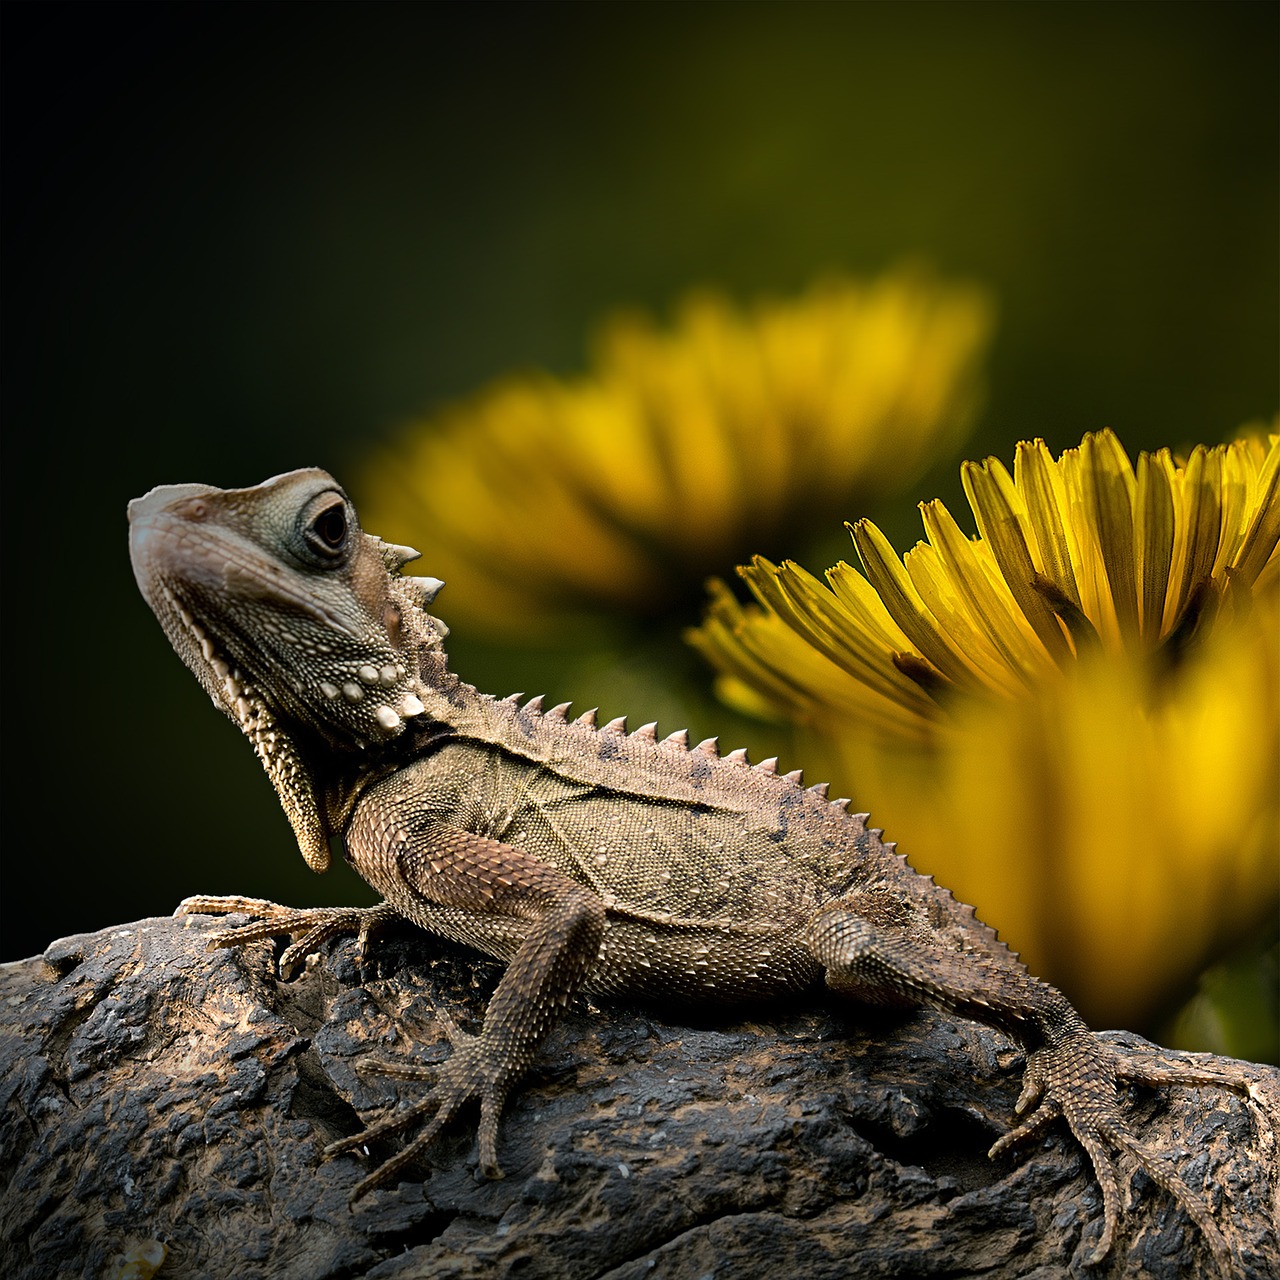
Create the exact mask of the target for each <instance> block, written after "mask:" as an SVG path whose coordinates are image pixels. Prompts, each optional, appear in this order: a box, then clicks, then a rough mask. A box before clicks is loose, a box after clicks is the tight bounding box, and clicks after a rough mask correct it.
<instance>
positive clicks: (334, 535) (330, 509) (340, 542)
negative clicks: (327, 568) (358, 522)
mask: <svg viewBox="0 0 1280 1280" xmlns="http://www.w3.org/2000/svg"><path fill="white" fill-rule="evenodd" d="M330 497H331V501H330V502H329V504H328V505H327V506H324V507H321V508H320V510H319V511H317V512H316V513H315V514H314V515H313V516H312V517H311V519H310V520H309V521H308V523H307V525H306V527H305V528H304V530H303V536H304V537H305V538H306V540H307V543H308V545H309V546H310V547H311V549H312V550H313V551H317V552H319V554H320V555H321V556H322V557H323V558H324V559H326V560H332V559H334V558H335V557H336V556H339V555H341V553H342V552H343V551H344V550H345V549H346V545H347V533H348V529H349V525H348V522H347V507H346V503H344V502H343V501H342V499H341V498H339V497H338V496H337V495H336V494H332V495H330Z"/></svg>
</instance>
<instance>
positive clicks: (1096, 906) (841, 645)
mask: <svg viewBox="0 0 1280 1280" xmlns="http://www.w3.org/2000/svg"><path fill="white" fill-rule="evenodd" d="M963 479H964V485H965V490H966V493H967V495H968V497H969V501H970V505H971V506H972V508H973V511H974V514H975V516H976V518H977V523H978V529H979V534H980V536H979V537H977V538H976V539H975V538H969V537H967V536H966V535H965V534H964V533H962V532H961V530H960V529H959V527H958V526H957V524H956V522H955V521H954V520H953V519H952V517H951V515H950V513H949V512H948V511H947V510H946V508H945V507H944V506H943V505H942V504H941V503H938V502H932V503H925V504H923V505H922V508H921V509H922V512H923V516H924V524H925V529H926V532H927V536H928V541H927V542H924V543H920V544H918V545H917V546H916V547H915V548H914V549H913V550H911V551H909V552H908V553H907V554H906V555H905V556H904V557H902V558H901V559H899V557H898V556H897V554H896V553H895V552H894V551H893V548H892V547H891V546H890V545H889V543H888V541H887V540H886V539H885V537H884V536H883V534H881V533H880V531H879V530H878V529H876V528H875V526H874V525H871V524H869V523H866V522H861V523H859V524H857V525H855V526H853V528H852V533H853V537H854V542H855V544H856V546H857V549H858V552H859V554H860V556H861V558H862V561H863V564H864V566H865V569H866V573H867V577H865V578H864V577H862V576H861V575H860V574H858V573H857V572H856V571H855V570H853V569H852V568H850V567H849V566H848V565H845V564H840V565H836V566H835V567H834V568H832V569H830V570H829V571H828V572H827V575H826V578H827V583H826V585H824V584H823V583H822V582H820V581H819V580H817V579H815V578H813V577H811V576H810V575H808V574H806V573H805V572H804V570H802V569H800V568H799V567H798V566H797V565H794V564H791V563H783V564H781V565H776V566H775V565H773V564H771V563H769V562H768V561H766V560H763V559H757V560H755V561H754V562H753V563H752V564H751V565H750V566H748V567H746V568H744V569H742V570H740V572H741V573H742V574H743V576H744V578H745V579H746V581H747V583H748V585H749V586H750V587H751V590H752V591H753V593H754V594H755V596H756V598H757V600H758V601H759V605H758V606H751V607H744V606H742V605H740V604H739V603H738V602H737V601H736V600H734V598H733V597H732V595H731V594H730V593H729V592H728V591H727V590H726V589H725V588H724V587H723V586H718V587H717V588H716V589H715V591H714V593H713V598H712V602H711V606H710V609H709V611H708V615H707V618H706V620H705V622H704V624H703V626H702V627H701V628H700V629H699V631H698V632H696V633H694V635H693V637H692V638H693V641H694V643H695V644H696V645H697V646H698V647H699V648H700V649H701V650H702V651H703V652H704V653H705V654H706V655H707V656H708V657H710V659H711V660H712V661H713V663H715V664H716V666H717V667H718V668H719V669H720V671H721V673H722V675H721V678H720V688H721V691H722V693H723V694H724V696H726V697H727V698H728V699H729V700H730V701H732V702H735V703H737V704H738V705H739V706H742V707H745V708H747V709H751V710H755V711H757V712H760V711H772V712H775V713H777V712H781V713H782V714H783V715H785V716H787V717H789V718H791V719H793V720H795V721H796V722H798V723H800V724H802V725H804V726H806V727H807V729H808V731H809V733H810V742H809V744H808V748H807V749H808V750H810V752H811V753H816V754H817V755H818V756H819V757H820V758H821V759H822V760H823V762H824V763H826V764H827V765H828V767H831V768H832V769H834V771H835V772H836V774H837V776H845V777H848V778H849V779H851V782H850V787H851V788H852V789H853V792H854V794H855V795H856V796H857V797H858V804H859V806H860V807H864V808H870V809H871V810H872V813H873V815H874V816H875V818H876V821H877V824H880V825H884V826H885V827H886V828H887V829H888V831H889V834H890V835H891V836H893V837H894V838H896V839H898V840H899V842H900V843H901V845H902V847H903V850H904V851H905V852H906V853H908V855H909V856H910V857H911V859H912V862H913V863H914V864H915V865H916V866H917V867H919V868H920V869H921V870H926V871H928V872H930V873H933V874H935V875H937V876H938V878H939V879H941V880H943V881H944V882H945V883H946V884H947V885H948V886H949V887H951V888H953V889H954V890H956V891H957V892H958V893H959V894H960V895H961V896H963V897H965V898H967V899H968V900H970V901H972V902H974V903H975V905H977V906H978V908H979V911H980V912H981V913H982V914H983V915H984V917H985V918H987V919H988V920H989V921H990V922H991V923H993V924H995V925H997V927H999V928H1000V929H1001V932H1002V933H1003V934H1004V936H1005V937H1006V939H1007V940H1008V941H1009V942H1010V943H1011V945H1013V946H1015V947H1016V948H1018V949H1019V950H1021V951H1022V952H1023V954H1024V956H1025V958H1026V959H1027V960H1028V962H1029V963H1030V965H1031V967H1032V968H1033V969H1035V970H1036V971H1037V972H1041V973H1043V974H1044V975H1045V976H1047V977H1049V978H1050V979H1051V980H1054V981H1057V982H1059V983H1060V984H1061V985H1063V986H1064V987H1065V988H1066V989H1067V990H1068V991H1069V993H1070V994H1071V995H1072V996H1073V997H1074V998H1075V999H1076V1000H1077V1001H1078V1002H1079V1003H1080V1005H1081V1006H1082V1008H1083V1009H1084V1010H1085V1011H1086V1013H1088V1014H1089V1015H1090V1016H1092V1017H1093V1018H1094V1019H1095V1020H1096V1021H1100V1022H1103V1023H1107V1024H1112V1023H1120V1024H1129V1025H1132V1024H1133V1023H1135V1022H1140V1021H1141V1020H1142V1018H1144V1017H1150V1016H1151V1015H1152V1014H1153V1013H1154V1011H1156V1010H1158V1009H1159V1008H1160V1007H1161V1006H1162V1005H1163V1004H1164V1003H1165V1002H1167V1001H1168V1000H1169V999H1171V998H1172V997H1173V996H1174V995H1175V994H1176V992H1177V990H1178V988H1179V986H1180V985H1181V984H1183V983H1185V982H1186V981H1187V979H1188V978H1189V977H1190V976H1192V975H1194V973H1196V972H1198V971H1199V970H1200V969H1201V968H1203V967H1204V966H1205V965H1206V964H1207V963H1208V962H1209V961H1210V960H1211V959H1212V958H1213V957H1214V956H1215V955H1216V954H1218V953H1220V952H1221V951H1222V950H1223V948H1224V947H1225V946H1227V945H1228V944H1229V943H1231V942H1232V941H1234V940H1237V939H1238V937H1239V934H1240V932H1241V931H1242V930H1243V929H1246V928H1248V927H1250V926H1251V925H1253V924H1256V923H1258V922H1260V921H1261V920H1263V919H1265V918H1267V915H1268V913H1271V914H1272V915H1273V914H1274V911H1275V905H1276V899H1277V894H1278V893H1280V865H1278V862H1277V839H1278V832H1280V813H1278V812H1277V793H1276V786H1275V779H1276V776H1277V769H1278V768H1280V759H1278V753H1280V748H1278V746H1277V739H1278V737H1280V710H1278V708H1280V694H1278V692H1277V689H1278V686H1280V672H1278V670H1277V668H1278V666H1280V661H1278V658H1280V654H1278V648H1280V646H1278V645H1277V639H1276V638H1277V631H1278V629H1280V609H1278V607H1277V600H1278V597H1280V558H1278V557H1277V553H1276V543H1277V538H1278V537H1280V437H1275V436H1273V437H1272V439H1271V442H1270V444H1269V445H1267V446H1264V445H1263V444H1262V443H1261V441H1260V440H1259V439H1246V440H1240V441H1237V442H1236V443H1234V444H1231V445H1225V446H1217V447H1214V448H1205V447H1197V448H1196V449H1194V450H1193V451H1192V452H1191V454H1190V456H1189V458H1188V459H1187V460H1186V461H1185V463H1184V464H1181V465H1179V464H1178V463H1176V462H1175V461H1174V459H1173V458H1172V457H1171V456H1170V454H1169V453H1168V451H1161V452H1159V453H1156V454H1151V455H1148V454H1143V455H1142V456H1140V457H1139V459H1138V464H1137V467H1136V468H1135V467H1134V466H1133V465H1132V464H1131V463H1130V461H1129V459H1128V457H1127V456H1126V454H1125V453H1124V450H1123V449H1122V448H1121V446H1120V444H1119V442H1118V441H1117V440H1116V438H1115V437H1114V436H1113V435H1112V434H1111V433H1109V432H1104V433H1102V434H1100V435H1096V436H1088V437H1086V438H1085V440H1084V441H1083V443H1082V444H1081V446H1080V448H1078V449H1073V450H1068V451H1067V452H1066V453H1064V454H1063V455H1062V457H1061V458H1060V459H1058V460H1056V461H1055V460H1054V458H1053V457H1052V456H1051V455H1050V453H1049V451H1048V450H1047V449H1046V448H1045V446H1044V445H1043V443H1041V442H1038V441H1037V442H1035V443H1032V444H1022V445H1020V446H1019V447H1018V450H1017V455H1016V461H1015V466H1014V473H1013V475H1012V476H1010V475H1009V473H1008V472H1007V471H1006V470H1005V468H1004V467H1003V466H1002V465H1001V464H1000V463H999V462H998V461H996V460H995V459H988V460H987V462H986V463H985V464H983V465H981V466H978V465H975V464H972V463H966V464H965V465H964V467H963Z"/></svg>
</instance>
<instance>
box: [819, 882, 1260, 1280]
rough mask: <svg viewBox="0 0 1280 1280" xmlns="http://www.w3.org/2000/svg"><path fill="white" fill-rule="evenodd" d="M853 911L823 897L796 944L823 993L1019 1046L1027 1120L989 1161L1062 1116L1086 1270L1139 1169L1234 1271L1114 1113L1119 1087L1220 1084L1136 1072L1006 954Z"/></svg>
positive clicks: (1221, 1243)
mask: <svg viewBox="0 0 1280 1280" xmlns="http://www.w3.org/2000/svg"><path fill="white" fill-rule="evenodd" d="M857 907H858V904H857V903H856V902H855V901H851V900H846V901H839V902H833V903H830V904H828V905H827V906H826V907H824V908H823V909H822V910H820V911H819V912H817V913H816V914H815V915H814V917H813V919H812V920H811V921H810V924H809V927H808V930H807V933H806V942H807V944H808V946H809V949H810V950H811V952H812V953H813V955H814V958H815V959H816V960H817V961H818V962H819V963H820V964H821V965H822V966H823V967H824V968H825V969H826V971H827V984H828V986H830V987H831V988H832V989H833V990H836V991H839V992H842V993H847V994H850V995H853V996H856V997H859V998H863V999H865V998H867V996H868V994H870V995H871V996H872V997H873V998H876V999H878V1000H879V1001H881V1002H884V1001H885V1000H893V1001H901V1000H908V1001H911V1002H913V1003H917V1004H928V1005H932V1006H933V1007H935V1008H938V1009H942V1010H945V1011H946V1012H949V1013H953V1014H957V1015H959V1016H961V1017H964V1018H969V1019H972V1020H973V1021H975V1022H982V1023H985V1024H987V1025H988V1026H993V1027H996V1028H997V1029H999V1030H1001V1031H1003V1032H1005V1033H1006V1034H1008V1035H1010V1036H1012V1037H1014V1038H1015V1039H1017V1040H1019V1041H1020V1042H1021V1043H1022V1044H1023V1045H1024V1046H1025V1048H1026V1050H1027V1065H1026V1073H1025V1076H1024V1083H1023V1089H1022V1095H1021V1097H1020V1098H1019V1099H1018V1104H1017V1108H1016V1110H1017V1113H1018V1114H1019V1115H1022V1114H1023V1113H1025V1112H1027V1111H1030V1114H1029V1115H1027V1116H1026V1118H1025V1119H1024V1120H1023V1121H1022V1123H1021V1124H1019V1125H1018V1126H1017V1127H1016V1128H1015V1129H1013V1130H1012V1131H1011V1132H1010V1133H1008V1134H1006V1135H1005V1136H1004V1137H1003V1138H1001V1139H1000V1140H999V1141H997V1142H996V1143H995V1145H994V1146H993V1147H992V1148H991V1155H992V1156H996V1155H999V1154H1000V1153H1001V1152H1003V1151H1006V1150H1008V1149H1009V1148H1010V1147H1011V1146H1013V1145H1014V1144H1015V1143H1017V1142H1020V1141H1022V1140H1023V1139H1024V1138H1027V1137H1030V1136H1031V1135H1033V1134H1035V1133H1038V1132H1039V1131H1040V1130H1042V1129H1043V1128H1045V1127H1046V1126H1047V1125H1048V1124H1050V1123H1051V1122H1053V1121H1054V1120H1056V1119H1058V1118H1059V1117H1061V1118H1062V1119H1063V1120H1065V1121H1066V1123H1067V1125H1068V1127H1069V1128H1070V1130H1071V1132H1072V1134H1073V1135H1074V1136H1075V1138H1076V1140H1077V1141H1078V1142H1079V1143H1080V1145H1081V1146H1082V1147H1083V1148H1084V1150H1085V1152H1086V1154H1087V1155H1088V1157H1089V1161H1090V1164H1091V1165H1092V1167H1093V1171H1094V1174H1095V1176H1096V1178H1097V1180H1098V1185H1099V1187H1100V1188H1101V1191H1102V1207H1103V1222H1102V1233H1101V1238H1100V1239H1099V1241H1098V1244H1097V1246H1096V1248H1095V1249H1094V1251H1093V1255H1092V1258H1091V1263H1095V1264H1096V1263H1098V1262H1100V1261H1102V1260H1103V1259H1104V1258H1105V1257H1106V1256H1107V1254H1108V1253H1109V1252H1110V1251H1111V1248H1112V1246H1113V1244H1114V1241H1115V1237H1116V1232H1117V1227H1118V1224H1119V1219H1120V1208H1121V1199H1122V1195H1121V1193H1122V1190H1123V1184H1122V1181H1121V1176H1120V1171H1119V1167H1118V1164H1124V1165H1126V1166H1127V1165H1129V1164H1137V1165H1138V1166H1139V1167H1141V1168H1142V1169H1143V1170H1144V1172H1146V1174H1147V1175H1148V1176H1149V1177H1150V1178H1151V1179H1152V1181H1153V1182H1155V1183H1156V1185H1157V1186H1159V1187H1160V1188H1161V1189H1162V1190H1163V1191H1165V1192H1166V1194H1168V1195H1169V1196H1170V1197H1171V1198H1172V1199H1173V1200H1174V1201H1175V1203H1176V1204H1177V1205H1178V1206H1179V1207H1180V1208H1181V1209H1182V1210H1183V1211H1184V1212H1186V1214H1187V1215H1188V1217H1190V1218H1191V1220H1192V1221H1193V1222H1194V1223H1195V1225H1196V1226H1197V1227H1198V1228H1199V1230H1200V1232H1201V1234H1202V1236H1203V1237H1204V1240H1205V1243H1206V1244H1207V1246H1208V1248H1209V1250H1210V1252H1211V1253H1212V1255H1213V1257H1214V1260H1215V1262H1216V1264H1217V1266H1218V1268H1219V1270H1220V1271H1221V1272H1222V1274H1223V1275H1230V1274H1232V1267H1231V1253H1230V1250H1229V1248H1228V1246H1227V1243H1226V1240H1225V1239H1224V1238H1223V1235H1222V1233H1221V1231H1220V1230H1219V1228H1218V1226H1217V1224H1216V1223H1215V1222H1214V1221H1213V1218H1212V1215H1211V1213H1210V1211H1209V1209H1208V1207H1207V1206H1206V1204H1205V1202H1204V1201H1203V1200H1202V1199H1201V1198H1200V1197H1199V1196H1198V1195H1197V1194H1196V1193H1195V1192H1194V1191H1192V1189H1191V1188H1190V1187H1189V1186H1188V1185H1187V1184H1186V1182H1184V1181H1183V1178H1182V1176H1181V1174H1180V1173H1179V1172H1178V1171H1177V1169H1176V1168H1175V1167H1174V1165H1173V1163H1172V1162H1171V1161H1170V1160H1168V1159H1167V1158H1166V1157H1164V1156H1161V1155H1157V1154H1155V1153H1154V1152H1152V1151H1150V1150H1148V1149H1146V1148H1144V1147H1143V1145H1142V1144H1141V1143H1140V1142H1139V1141H1138V1140H1137V1138H1136V1137H1135V1136H1134V1134H1133V1132H1132V1130H1131V1129H1130V1127H1129V1125H1128V1122H1127V1121H1126V1120H1125V1118H1124V1116H1123V1115H1122V1114H1121V1112H1120V1105H1119V1095H1118V1090H1117V1081H1118V1080H1134V1081H1137V1082H1141V1083H1146V1084H1152V1085H1163V1084H1205V1083H1229V1082H1227V1081H1223V1080H1221V1079H1219V1078H1217V1077H1212V1078H1211V1077H1210V1076H1209V1075H1208V1073H1199V1072H1196V1071H1194V1070H1188V1071H1187V1072H1185V1073H1184V1072H1176V1071H1170V1070H1168V1069H1165V1068H1154V1067H1144V1066H1140V1065H1134V1064H1133V1063H1131V1062H1128V1061H1126V1060H1125V1058H1124V1056H1123V1055H1121V1054H1120V1053H1119V1052H1117V1050H1116V1049H1115V1048H1114V1047H1113V1046H1112V1045H1110V1044H1108V1043H1107V1042H1106V1041H1103V1040H1100V1039H1099V1038H1098V1037H1097V1036H1096V1035H1094V1033H1093V1032H1092V1031H1090V1030H1089V1028H1088V1027H1087V1026H1086V1025H1085V1022H1084V1020H1083V1019H1082V1018H1081V1017H1080V1015H1079V1014H1078V1013H1077V1012H1076V1011H1075V1009H1073V1008H1072V1006H1071V1005H1070V1004H1069V1003H1068V1001H1067V1000H1066V999H1065V997H1063V996H1062V994H1061V993H1060V992H1058V991H1057V990H1055V989H1054V988H1053V987H1051V986H1049V984H1048V983H1045V982H1042V981H1040V980H1039V979H1038V978H1035V977H1032V975H1031V974H1029V973H1028V972H1027V971H1026V969H1025V968H1024V967H1023V966H1022V964H1021V963H1020V962H1019V961H1018V960H1017V959H1016V957H1014V956H1013V954H1012V953H1010V952H1003V953H1002V952H1001V951H999V950H994V949H993V950H976V949H975V950H967V949H961V948H957V947H956V946H954V945H950V944H949V942H948V940H946V939H944V938H943V937H942V936H940V935H937V934H934V933H932V932H931V931H929V930H928V929H922V928H920V927H918V926H917V927H910V926H895V925H892V924H890V925H885V924H882V923H880V922H878V921H877V922H873V921H872V920H869V919H867V918H866V917H865V916H864V915H862V914H861V913H860V912H859V910H858V909H857ZM1235 1087H1237V1088H1238V1087H1239V1086H1238V1085H1237V1086H1235ZM1117 1156H1118V1157H1120V1160H1119V1162H1118V1161H1117V1158H1116V1157H1117Z"/></svg>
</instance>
